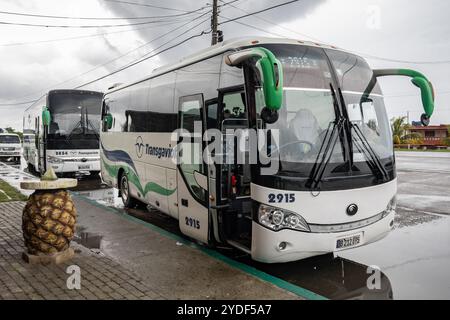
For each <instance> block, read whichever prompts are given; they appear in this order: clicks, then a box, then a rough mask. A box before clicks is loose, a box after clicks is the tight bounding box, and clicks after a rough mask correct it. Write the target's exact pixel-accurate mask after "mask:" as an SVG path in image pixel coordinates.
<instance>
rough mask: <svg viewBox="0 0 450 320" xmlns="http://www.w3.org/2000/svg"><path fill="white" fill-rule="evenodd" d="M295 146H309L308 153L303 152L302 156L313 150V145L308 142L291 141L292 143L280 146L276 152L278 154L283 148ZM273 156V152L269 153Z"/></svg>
mask: <svg viewBox="0 0 450 320" xmlns="http://www.w3.org/2000/svg"><path fill="white" fill-rule="evenodd" d="M296 144H307V145H308V146H309V151H308V152H303V154H308V153H310V152H311V151H312V150H313V149H314V145H313V144H312V143H311V142H310V141H306V140H296V141H292V142H288V143H286V144H284V145H282V146H280V147H279V148H277V150H278V152H280V151H281V150H283V149H284V148H287V147H289V146H292V145H296ZM272 154H273V152H271V155H272Z"/></svg>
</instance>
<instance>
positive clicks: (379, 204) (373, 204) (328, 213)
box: [251, 179, 397, 225]
mask: <svg viewBox="0 0 450 320" xmlns="http://www.w3.org/2000/svg"><path fill="white" fill-rule="evenodd" d="M396 193H397V179H395V180H393V181H390V182H388V183H385V184H381V185H377V186H373V187H368V188H361V189H350V190H339V191H322V192H319V191H317V192H316V191H313V192H310V191H289V190H277V189H274V188H266V187H261V186H258V185H256V184H253V183H252V184H251V194H252V199H253V200H255V201H257V202H258V203H262V204H265V205H268V206H273V207H276V208H280V209H286V210H289V211H292V212H295V213H297V214H299V215H301V216H302V217H303V218H304V219H305V220H306V222H307V223H308V224H318V225H323V224H325V225H327V224H330V221H332V222H333V224H342V223H349V222H353V221H359V220H364V219H367V218H370V217H373V216H375V215H377V214H380V213H381V212H383V211H384V210H386V207H387V206H388V204H389V202H390V201H391V200H392V198H393V197H394V196H395V195H396ZM280 195H282V197H281V196H280ZM291 195H293V196H294V197H293V199H294V201H290V199H292V197H291ZM274 196H275V197H274ZM278 196H280V199H282V200H281V202H279V201H278ZM272 199H273V202H271V201H270V200H272ZM286 199H289V201H286ZM352 204H356V205H357V206H358V212H357V213H356V214H355V215H354V216H350V215H348V214H347V212H346V211H347V208H348V206H350V205H352Z"/></svg>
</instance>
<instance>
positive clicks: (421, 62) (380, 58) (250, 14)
mask: <svg viewBox="0 0 450 320" xmlns="http://www.w3.org/2000/svg"><path fill="white" fill-rule="evenodd" d="M220 1H221V2H222V3H223V2H224V1H223V0H220ZM229 5H230V7H233V8H235V9H237V10H240V11H242V12H244V13H247V14H246V15H244V16H241V17H238V18H235V19H229V21H233V20H236V19H241V18H245V17H249V16H253V17H254V18H257V19H259V20H261V21H265V22H266V23H269V24H271V25H274V26H276V27H279V28H281V29H284V30H287V31H289V32H292V33H295V34H298V35H300V36H302V37H306V38H309V39H311V40H313V41H317V42H322V43H324V41H321V40H319V39H317V38H314V37H311V36H309V35H307V34H304V33H300V32H298V31H296V30H293V29H290V28H287V27H285V26H282V25H280V24H277V23H275V22H273V21H270V20H268V19H265V18H262V17H258V16H257V15H256V14H258V13H261V12H262V11H260V12H253V13H249V12H247V11H246V10H244V9H242V8H240V7H237V6H235V5H233V4H231V3H229ZM267 10H269V8H268V9H267ZM267 10H264V11H267ZM234 22H236V21H234ZM240 24H241V25H245V26H247V27H249V28H254V29H256V30H259V31H262V32H265V33H268V34H272V35H274V33H271V32H267V31H266V30H264V29H261V28H257V27H254V26H252V25H248V24H243V23H240ZM275 35H277V36H281V37H283V35H280V34H275ZM350 52H352V53H354V54H357V55H360V56H363V57H365V58H368V59H374V60H381V61H387V62H396V63H402V64H403V63H404V64H418V65H438V64H448V63H450V60H442V61H410V60H409V61H408V60H401V59H391V58H384V57H379V56H375V55H370V54H367V53H361V52H357V51H350Z"/></svg>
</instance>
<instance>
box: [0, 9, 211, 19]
mask: <svg viewBox="0 0 450 320" xmlns="http://www.w3.org/2000/svg"><path fill="white" fill-rule="evenodd" d="M205 8H206V6H203V7H201V8H198V9H196V10H193V11H189V12H185V13H178V14H172V15H159V16H146V17H110V18H108V17H73V16H55V15H43V14H31V13H22V12H10V11H0V14H5V15H14V16H24V17H34V18H48V19H66V20H142V19H157V18H173V17H181V16H186V15H190V14H193V13H196V12H198V11H201V10H203V9H205Z"/></svg>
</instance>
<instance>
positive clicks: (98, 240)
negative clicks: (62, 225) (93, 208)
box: [73, 232, 103, 249]
mask: <svg viewBox="0 0 450 320" xmlns="http://www.w3.org/2000/svg"><path fill="white" fill-rule="evenodd" d="M102 239H103V236H101V235H99V234H97V233H93V232H77V234H76V235H75V236H74V238H73V241H75V242H76V243H78V244H81V245H82V246H84V247H86V248H89V249H101V244H102Z"/></svg>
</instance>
